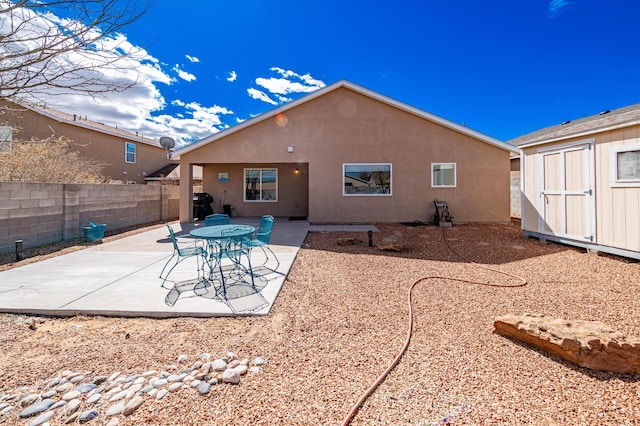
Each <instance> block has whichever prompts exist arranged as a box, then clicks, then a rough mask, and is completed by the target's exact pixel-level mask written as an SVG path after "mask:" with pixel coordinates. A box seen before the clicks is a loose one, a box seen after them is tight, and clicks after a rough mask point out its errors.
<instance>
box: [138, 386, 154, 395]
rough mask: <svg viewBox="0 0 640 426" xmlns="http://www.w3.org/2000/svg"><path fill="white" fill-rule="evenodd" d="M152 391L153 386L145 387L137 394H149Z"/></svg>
mask: <svg viewBox="0 0 640 426" xmlns="http://www.w3.org/2000/svg"><path fill="white" fill-rule="evenodd" d="M152 389H153V385H147V386H145V387H143V388H142V389H140V392H138V393H141V394H143V393H149V392H151V390H152Z"/></svg>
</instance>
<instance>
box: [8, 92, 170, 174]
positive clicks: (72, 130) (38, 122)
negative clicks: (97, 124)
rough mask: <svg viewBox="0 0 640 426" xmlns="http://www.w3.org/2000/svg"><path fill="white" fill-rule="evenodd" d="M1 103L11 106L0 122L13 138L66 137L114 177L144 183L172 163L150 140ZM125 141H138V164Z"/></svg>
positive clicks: (82, 119)
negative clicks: (129, 155) (10, 129)
mask: <svg viewBox="0 0 640 426" xmlns="http://www.w3.org/2000/svg"><path fill="white" fill-rule="evenodd" d="M0 103H1V104H2V105H8V106H9V108H7V109H5V110H4V114H3V115H2V117H1V118H0V125H9V126H12V127H13V128H14V140H17V139H20V140H30V139H31V138H32V137H35V138H38V139H46V138H51V137H58V136H66V137H67V138H69V139H70V140H71V147H72V149H73V150H74V151H78V152H79V153H80V154H81V155H82V156H83V157H86V158H92V159H94V160H96V161H98V162H100V163H101V164H103V165H104V167H103V169H102V174H103V175H105V176H107V177H109V178H111V179H113V180H116V181H122V182H124V183H126V182H127V181H129V182H134V183H138V184H143V183H145V180H144V178H145V173H146V174H151V173H153V172H155V171H156V170H159V169H160V168H161V167H163V166H165V165H167V164H168V163H169V160H167V158H166V153H165V151H164V149H163V148H162V147H160V145H159V144H158V143H157V142H155V141H153V140H151V139H148V138H143V137H134V136H133V135H129V136H125V135H124V134H123V135H122V136H117V135H112V134H107V133H102V132H99V131H96V130H92V129H87V128H84V127H81V126H79V125H78V126H76V125H73V124H67V123H65V122H60V121H58V120H54V119H52V118H50V117H47V116H45V115H41V114H38V113H36V112H34V111H31V110H28V109H24V108H22V107H19V106H17V105H15V104H11V103H6V102H4V103H2V102H0ZM85 121H86V120H84V118H83V117H81V116H80V115H78V116H77V123H78V124H82V123H83V122H85ZM113 130H116V129H113ZM125 142H133V143H135V144H136V162H135V163H127V162H125Z"/></svg>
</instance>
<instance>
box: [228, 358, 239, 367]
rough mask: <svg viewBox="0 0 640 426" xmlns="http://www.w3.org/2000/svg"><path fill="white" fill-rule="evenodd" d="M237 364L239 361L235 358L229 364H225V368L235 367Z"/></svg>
mask: <svg viewBox="0 0 640 426" xmlns="http://www.w3.org/2000/svg"><path fill="white" fill-rule="evenodd" d="M239 365H240V361H239V360H237V359H234V360H233V361H231V362H230V363H229V364H227V368H236V367H237V366H239Z"/></svg>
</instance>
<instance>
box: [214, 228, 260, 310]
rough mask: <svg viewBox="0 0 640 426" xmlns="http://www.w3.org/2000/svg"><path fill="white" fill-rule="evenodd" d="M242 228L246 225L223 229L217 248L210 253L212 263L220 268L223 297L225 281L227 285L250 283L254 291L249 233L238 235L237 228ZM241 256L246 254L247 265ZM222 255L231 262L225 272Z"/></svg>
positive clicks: (224, 295) (225, 291)
mask: <svg viewBox="0 0 640 426" xmlns="http://www.w3.org/2000/svg"><path fill="white" fill-rule="evenodd" d="M244 228H246V227H244V226H242V225H238V226H237V227H231V228H229V229H224V230H223V231H222V232H221V235H222V237H223V238H222V239H221V240H220V244H219V245H218V250H216V251H212V252H211V254H210V256H211V257H212V259H211V261H212V263H214V264H217V265H218V268H219V270H220V277H221V281H222V291H223V297H224V298H225V299H226V296H227V287H226V286H227V283H228V284H229V285H234V284H237V283H243V282H244V283H247V284H250V285H251V287H252V288H253V290H254V291H255V290H256V287H255V283H254V279H253V269H252V267H251V247H250V246H249V241H251V237H250V235H251V234H250V233H246V234H245V235H240V236H238V230H242V229H244ZM242 256H246V258H247V265H248V266H247V267H245V266H244V265H243V264H242ZM224 257H226V258H228V259H230V260H231V261H232V263H233V265H232V268H231V270H229V271H228V272H227V273H226V274H225V270H224V268H223V264H222V261H223V258H224ZM245 275H248V276H249V277H250V278H251V282H250V283H248V282H246V281H245V280H244V276H245Z"/></svg>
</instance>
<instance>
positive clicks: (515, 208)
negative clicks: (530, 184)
mask: <svg viewBox="0 0 640 426" xmlns="http://www.w3.org/2000/svg"><path fill="white" fill-rule="evenodd" d="M520 200H521V198H520V172H518V174H517V175H514V173H513V172H511V217H520V214H521V211H520V209H521V207H520Z"/></svg>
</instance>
